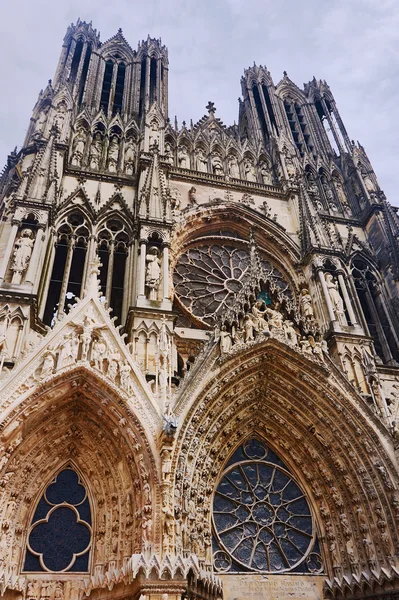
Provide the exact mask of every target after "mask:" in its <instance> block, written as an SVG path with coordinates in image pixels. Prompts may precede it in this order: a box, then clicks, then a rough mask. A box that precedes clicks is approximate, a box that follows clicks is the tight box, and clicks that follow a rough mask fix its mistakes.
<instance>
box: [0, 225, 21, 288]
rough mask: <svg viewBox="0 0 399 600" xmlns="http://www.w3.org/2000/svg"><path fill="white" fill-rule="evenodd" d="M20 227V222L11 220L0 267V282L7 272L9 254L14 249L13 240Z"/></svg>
mask: <svg viewBox="0 0 399 600" xmlns="http://www.w3.org/2000/svg"><path fill="white" fill-rule="evenodd" d="M20 225H21V221H17V220H13V221H12V227H11V231H10V237H9V238H8V242H7V246H6V251H5V253H4V257H3V262H2V263H1V265H0V282H2V281H3V280H4V277H5V275H6V272H7V267H8V263H9V262H10V257H11V253H12V251H13V248H14V244H15V238H16V237H17V233H18V228H19V227H20Z"/></svg>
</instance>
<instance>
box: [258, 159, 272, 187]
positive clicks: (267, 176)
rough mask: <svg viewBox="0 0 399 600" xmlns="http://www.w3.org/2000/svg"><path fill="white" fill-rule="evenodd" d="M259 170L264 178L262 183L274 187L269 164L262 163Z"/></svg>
mask: <svg viewBox="0 0 399 600" xmlns="http://www.w3.org/2000/svg"><path fill="white" fill-rule="evenodd" d="M259 170H260V174H261V177H262V183H264V184H266V185H272V183H273V182H272V174H271V171H270V169H269V167H268V165H267V163H265V162H261V163H260V168H259Z"/></svg>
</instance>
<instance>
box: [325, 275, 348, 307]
mask: <svg viewBox="0 0 399 600" xmlns="http://www.w3.org/2000/svg"><path fill="white" fill-rule="evenodd" d="M325 279H326V284H327V290H328V294H329V296H330V299H331V303H332V306H333V310H334V314H335V316H336V317H337V318H339V317H341V315H343V314H344V305H343V302H342V298H341V296H340V294H339V291H338V284H337V283H336V281H334V278H333V276H332V275H331V273H326V275H325Z"/></svg>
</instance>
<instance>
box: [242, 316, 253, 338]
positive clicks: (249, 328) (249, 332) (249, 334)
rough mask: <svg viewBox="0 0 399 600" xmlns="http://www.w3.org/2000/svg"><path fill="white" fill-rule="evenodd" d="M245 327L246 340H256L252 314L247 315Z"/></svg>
mask: <svg viewBox="0 0 399 600" xmlns="http://www.w3.org/2000/svg"><path fill="white" fill-rule="evenodd" d="M244 329H245V341H246V342H251V341H252V340H254V339H255V338H254V329H255V323H254V322H253V319H252V317H251V315H245V318H244Z"/></svg>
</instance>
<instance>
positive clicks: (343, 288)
mask: <svg viewBox="0 0 399 600" xmlns="http://www.w3.org/2000/svg"><path fill="white" fill-rule="evenodd" d="M338 282H339V286H340V288H341V292H342V295H343V297H344V301H345V306H346V310H347V311H348V315H349V319H350V322H351V324H352V327H355V326H356V325H358V323H357V320H356V316H355V312H354V310H353V307H352V302H351V300H350V298H349V294H348V290H347V287H346V283H345V279H344V276H343V274H342V273H338Z"/></svg>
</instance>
